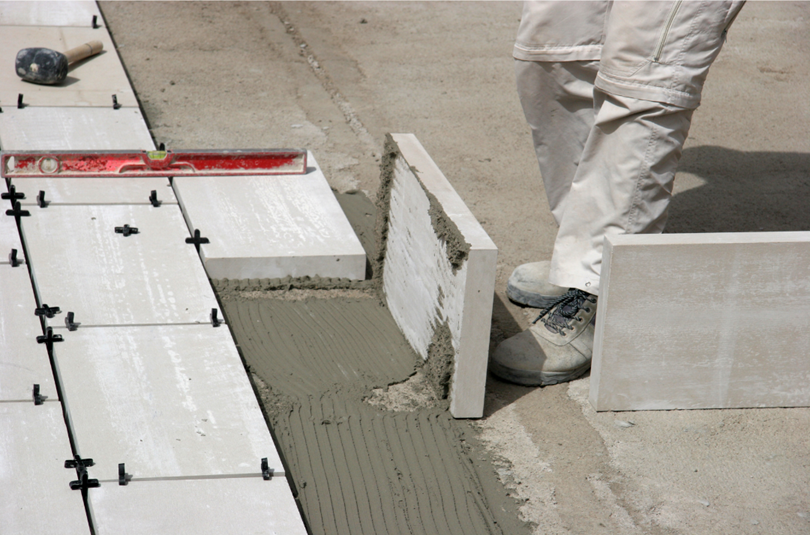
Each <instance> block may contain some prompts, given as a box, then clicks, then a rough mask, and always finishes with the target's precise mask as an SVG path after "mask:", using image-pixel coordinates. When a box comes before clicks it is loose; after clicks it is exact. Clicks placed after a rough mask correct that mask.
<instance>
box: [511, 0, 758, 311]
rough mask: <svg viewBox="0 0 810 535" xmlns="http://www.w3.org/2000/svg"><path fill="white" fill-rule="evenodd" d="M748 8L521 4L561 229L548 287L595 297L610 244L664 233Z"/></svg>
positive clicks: (534, 118)
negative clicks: (697, 126)
mask: <svg viewBox="0 0 810 535" xmlns="http://www.w3.org/2000/svg"><path fill="white" fill-rule="evenodd" d="M743 2H744V0H729V1H715V0H709V1H697V0H695V1H689V0H686V1H683V0H682V1H675V2H658V1H653V2H638V1H627V2H608V1H604V2H526V3H525V5H524V9H523V17H522V19H521V23H520V29H519V31H518V37H517V40H516V43H515V48H514V53H513V55H514V57H515V59H516V60H517V61H516V65H515V69H516V74H517V87H518V94H519V96H520V101H521V104H522V106H523V111H524V113H525V115H526V120H527V121H528V123H529V126H530V127H531V131H532V137H533V140H534V146H535V151H536V153H537V160H538V163H539V164H540V172H541V174H542V177H543V181H544V184H545V189H546V194H547V196H548V201H549V205H550V207H551V211H552V214H553V215H554V218H555V219H556V221H557V223H558V225H559V227H560V228H559V231H558V233H557V239H556V241H555V243H554V252H553V254H552V259H551V273H550V278H549V281H550V282H551V283H552V284H555V285H557V286H563V287H566V288H579V289H581V290H584V291H586V292H588V293H592V294H596V295H598V294H599V276H600V273H601V264H602V244H603V242H604V239H605V236H609V235H616V234H639V233H660V232H662V231H663V229H664V225H665V224H666V218H667V207H668V205H669V200H670V198H671V196H672V184H673V178H674V176H675V170H676V167H677V164H678V160H679V159H680V156H681V151H682V149H683V144H684V142H685V141H686V136H687V134H688V132H689V126H690V122H691V117H692V112H693V111H694V109H695V108H697V106H698V105H699V104H700V94H701V90H702V88H703V82H704V81H705V79H706V75H707V74H708V71H709V67H710V66H711V64H712V62H713V61H714V59H715V58H716V57H717V54H718V53H719V52H720V48H721V47H722V44H723V42H724V41H725V37H726V32H727V31H728V28H729V27H730V26H731V23H732V22H733V20H734V18H735V17H736V15H737V13H738V12H739V10H740V8H741V7H742V4H743Z"/></svg>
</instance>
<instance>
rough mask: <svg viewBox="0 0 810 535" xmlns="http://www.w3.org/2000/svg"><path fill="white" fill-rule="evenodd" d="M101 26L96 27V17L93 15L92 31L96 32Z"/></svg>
mask: <svg viewBox="0 0 810 535" xmlns="http://www.w3.org/2000/svg"><path fill="white" fill-rule="evenodd" d="M99 28H101V26H99V25H98V15H93V29H94V30H98V29H99Z"/></svg>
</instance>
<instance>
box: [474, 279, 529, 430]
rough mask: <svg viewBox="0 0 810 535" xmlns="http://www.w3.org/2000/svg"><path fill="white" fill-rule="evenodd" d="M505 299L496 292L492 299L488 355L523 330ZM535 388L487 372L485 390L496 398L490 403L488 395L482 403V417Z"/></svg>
mask: <svg viewBox="0 0 810 535" xmlns="http://www.w3.org/2000/svg"><path fill="white" fill-rule="evenodd" d="M505 299H507V298H505V297H502V296H500V295H498V294H497V293H496V294H495V296H494V298H493V300H492V331H491V334H490V338H489V354H490V355H492V352H493V351H495V348H496V347H497V346H498V344H499V343H501V342H502V341H503V340H505V339H507V338H509V337H510V336H514V335H516V334H518V333H519V332H521V331H522V330H523V327H521V326H520V324H518V322H517V321H515V318H514V316H512V313H511V312H510V311H509V306H508V305H507V303H506V302H505ZM535 388H536V387H525V386H518V385H513V384H510V383H507V382H506V381H502V380H501V379H498V378H497V377H495V376H493V375H492V374H491V373H488V374H487V386H486V391H487V394H488V395H489V396H494V397H495V398H497V401H496V402H495V403H492V401H493V400H492V399H491V397H489V396H488V399H487V400H486V402H485V404H484V418H486V417H487V416H489V415H491V414H492V413H493V412H495V411H497V410H498V409H500V408H501V407H502V406H504V405H508V404H510V403H512V402H514V401H517V400H518V399H520V398H522V397H523V396H525V395H526V394H528V393H529V392H531V391H532V390H534V389H535Z"/></svg>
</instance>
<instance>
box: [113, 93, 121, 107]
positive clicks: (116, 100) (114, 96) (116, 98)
mask: <svg viewBox="0 0 810 535" xmlns="http://www.w3.org/2000/svg"><path fill="white" fill-rule="evenodd" d="M119 108H121V105H120V104H119V103H118V97H117V96H116V95H113V109H114V110H117V109H119Z"/></svg>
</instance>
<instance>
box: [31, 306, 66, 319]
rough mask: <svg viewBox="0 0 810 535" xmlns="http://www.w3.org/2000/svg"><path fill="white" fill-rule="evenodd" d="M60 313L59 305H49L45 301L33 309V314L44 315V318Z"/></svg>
mask: <svg viewBox="0 0 810 535" xmlns="http://www.w3.org/2000/svg"><path fill="white" fill-rule="evenodd" d="M61 313H62V311H61V310H60V309H59V307H49V306H48V305H46V304H45V303H42V306H41V307H39V308H35V309H34V316H45V317H46V318H52V317H54V316H55V315H57V314H61Z"/></svg>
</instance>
